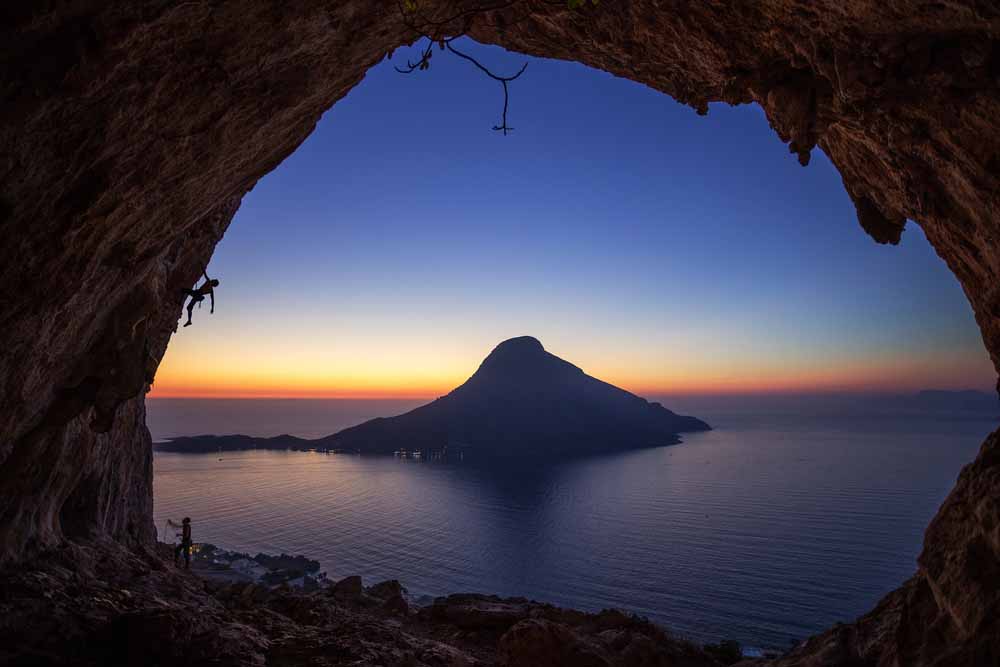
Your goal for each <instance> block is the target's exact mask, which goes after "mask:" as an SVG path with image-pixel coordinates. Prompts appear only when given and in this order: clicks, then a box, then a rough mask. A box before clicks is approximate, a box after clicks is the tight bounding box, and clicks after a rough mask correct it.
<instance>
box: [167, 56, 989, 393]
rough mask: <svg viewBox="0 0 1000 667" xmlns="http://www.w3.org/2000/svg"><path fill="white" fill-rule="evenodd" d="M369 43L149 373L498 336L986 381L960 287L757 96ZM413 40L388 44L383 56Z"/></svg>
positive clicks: (218, 380) (566, 350) (471, 346)
mask: <svg viewBox="0 0 1000 667" xmlns="http://www.w3.org/2000/svg"><path fill="white" fill-rule="evenodd" d="M462 48H464V49H466V50H468V51H469V52H470V53H473V54H475V55H476V56H477V57H479V58H480V59H481V60H482V61H483V62H484V63H487V64H489V65H490V66H491V67H493V68H494V70H495V71H497V72H498V73H510V72H514V71H516V70H517V68H519V67H520V65H521V64H522V63H523V62H524V61H525V60H528V61H529V63H530V64H529V66H528V69H527V71H526V72H525V74H524V75H523V76H522V77H521V78H520V79H518V80H517V81H515V82H513V83H512V84H511V86H510V94H511V99H510V111H509V116H508V121H509V124H510V125H511V126H513V127H514V128H515V131H514V132H513V133H512V134H510V135H509V136H507V137H504V136H502V135H501V134H500V133H497V132H493V131H491V129H490V128H491V127H492V126H493V125H494V124H496V123H497V122H498V121H499V116H500V111H501V107H502V103H503V97H502V90H501V88H500V85H499V84H498V83H496V82H494V81H491V80H489V79H488V78H486V77H485V76H483V75H482V74H481V73H479V72H478V71H477V70H476V69H475V68H474V67H472V66H471V65H470V64H468V63H466V62H464V61H462V60H460V59H458V58H456V57H454V56H449V55H448V54H446V53H440V52H439V53H436V54H435V56H434V58H433V60H432V66H431V68H430V70H428V71H425V72H416V73H413V74H410V75H406V76H404V75H401V74H398V73H396V72H395V71H393V69H392V66H391V65H392V63H390V62H388V61H387V62H383V63H381V64H380V65H378V66H376V67H375V68H374V69H373V70H371V71H370V72H369V73H368V76H367V77H366V78H365V80H364V81H363V82H362V83H361V84H360V85H359V86H358V87H357V88H355V89H354V90H353V91H351V93H350V94H349V95H348V96H347V97H346V98H345V99H343V100H342V101H340V102H339V103H338V104H336V105H335V106H334V108H333V109H331V110H330V111H328V112H327V113H326V115H325V116H324V117H323V119H322V121H321V122H320V124H319V126H318V127H317V129H316V131H315V132H314V133H313V134H312V136H311V137H310V138H309V139H308V140H307V141H306V142H305V143H304V144H303V145H302V146H301V147H300V148H299V149H298V151H296V152H295V154H293V155H292V156H291V157H289V158H288V159H287V160H286V161H285V162H284V163H283V164H282V165H280V166H279V167H278V168H277V169H276V170H275V171H274V172H273V173H271V174H270V175H268V176H266V177H265V178H264V179H263V180H262V181H261V182H260V183H259V184H258V185H257V186H256V188H255V189H254V190H253V191H252V192H251V193H250V194H249V195H247V197H246V198H245V199H244V203H243V206H242V208H241V210H240V212H239V213H238V214H237V217H236V220H235V221H234V223H233V226H232V227H231V228H230V230H229V232H228V233H227V235H226V237H225V238H224V239H223V241H222V242H221V243H220V245H219V246H218V248H217V251H216V254H215V258H214V259H213V261H212V264H211V267H210V272H211V273H213V277H214V276H215V275H216V274H217V275H218V277H219V278H220V279H221V280H222V285H221V287H220V289H219V293H218V308H217V311H216V314H215V315H213V316H211V317H209V316H208V313H207V310H202V311H200V312H196V322H195V326H194V327H190V328H187V329H182V330H181V334H180V335H178V336H175V337H174V339H173V341H172V342H171V347H170V350H169V351H168V354H167V358H166V360H165V363H164V366H163V368H161V371H160V374H159V376H158V384H157V388H156V390H157V392H159V393H160V394H161V395H194V394H197V395H433V394H435V393H439V392H440V391H441V390H445V389H447V388H448V387H450V386H452V385H453V384H455V383H457V382H459V381H461V380H462V379H464V377H466V376H467V375H469V374H470V373H471V372H472V371H474V370H475V367H476V365H477V364H478V362H479V361H480V360H481V359H482V357H483V356H485V354H486V353H488V352H489V350H490V349H491V348H492V346H493V345H495V344H496V343H497V342H499V341H500V340H502V339H504V338H507V337H510V336H515V335H521V334H531V335H535V336H537V337H538V338H540V339H541V340H542V342H543V343H544V344H545V345H546V347H547V348H548V349H550V351H552V352H554V353H556V354H559V355H560V356H562V357H564V358H566V359H568V360H570V361H572V362H574V363H576V364H578V365H580V366H581V367H583V368H584V370H586V371H588V372H590V373H592V374H594V375H597V376H598V377H602V378H604V379H607V380H609V381H612V382H616V383H618V384H621V385H623V386H625V387H627V388H630V389H633V390H636V391H642V392H656V393H661V394H662V393H670V392H672V391H677V392H685V391H695V392H698V391H704V392H717V391H744V390H746V391H767V390H848V389H886V390H895V389H915V388H921V387H926V386H937V387H952V388H957V387H976V388H983V389H988V388H989V387H991V386H992V384H993V381H994V377H993V371H992V367H991V366H990V364H989V360H988V357H987V355H986V353H985V350H984V348H983V345H982V342H981V339H980V336H979V332H978V329H977V327H976V325H975V322H974V320H973V317H972V313H971V308H970V307H969V305H968V302H967V301H966V299H965V297H964V295H963V294H962V292H961V290H960V289H959V287H958V284H957V281H956V280H955V279H954V277H953V276H952V275H951V274H950V272H949V271H948V270H947V268H946V267H945V266H944V263H943V262H942V261H941V260H940V259H939V258H938V257H937V256H936V255H935V253H934V252H933V250H932V249H931V248H930V246H929V245H928V244H927V242H926V240H925V239H924V237H923V234H922V232H921V230H920V228H919V227H918V226H917V225H915V224H913V223H910V224H909V225H908V227H907V230H906V232H905V233H904V235H903V242H902V243H901V245H900V246H898V247H890V246H879V245H877V244H875V243H874V242H873V241H872V240H871V239H870V238H868V237H867V236H866V235H865V234H864V232H863V231H862V230H861V228H860V226H859V225H858V223H857V221H856V218H855V213H854V207H853V205H852V204H851V202H850V200H849V198H848V196H847V193H846V192H845V190H844V187H843V185H842V183H841V179H840V176H839V175H838V173H837V172H836V170H835V169H834V168H833V166H832V165H831V164H830V162H829V160H827V158H826V156H825V155H823V154H822V152H821V151H819V150H816V151H814V153H813V159H812V162H811V164H810V166H809V167H806V168H803V167H801V166H799V164H798V162H797V161H796V159H795V157H794V156H793V155H791V154H789V153H788V151H787V148H786V147H785V146H784V145H783V144H782V143H781V142H780V141H779V140H778V139H777V136H776V135H775V134H774V132H773V131H772V130H771V129H770V128H769V127H768V125H767V121H766V118H765V117H764V114H763V112H762V111H761V110H760V108H759V107H756V106H741V107H729V106H726V105H721V104H716V105H713V106H712V107H711V110H710V113H709V115H708V116H707V117H700V116H697V115H696V114H695V113H694V111H692V110H691V109H690V108H687V107H683V106H681V105H679V104H677V103H676V102H674V101H673V100H672V99H670V98H669V97H667V96H666V95H663V94H660V93H657V92H656V91H653V90H651V89H649V88H647V87H645V86H642V85H638V84H635V83H632V82H629V81H626V80H623V79H618V78H615V77H612V76H611V75H609V74H606V73H603V72H599V71H596V70H591V69H588V68H586V67H583V66H581V65H578V64H573V63H563V62H559V61H551V60H539V59H529V58H526V57H524V56H519V55H516V54H508V53H506V52H504V51H502V50H500V49H498V48H495V47H484V46H481V45H477V44H474V43H471V42H467V41H466V42H465V43H464V44H463V45H462ZM407 57H410V58H416V52H415V50H414V51H411V50H407V49H401V50H399V51H397V53H396V54H395V60H394V62H396V63H398V64H402V63H403V62H404V61H405V60H406V58H407Z"/></svg>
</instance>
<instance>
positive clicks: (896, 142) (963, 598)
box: [0, 0, 1000, 664]
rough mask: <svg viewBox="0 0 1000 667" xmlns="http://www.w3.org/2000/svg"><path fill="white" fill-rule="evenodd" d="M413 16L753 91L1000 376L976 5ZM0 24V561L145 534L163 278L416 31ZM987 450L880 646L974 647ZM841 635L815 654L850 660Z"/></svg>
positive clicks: (122, 7) (828, 3)
mask: <svg viewBox="0 0 1000 667" xmlns="http://www.w3.org/2000/svg"><path fill="white" fill-rule="evenodd" d="M419 5H420V7H421V8H422V10H421V11H422V16H421V18H419V19H416V22H417V23H418V24H419V25H420V27H421V28H422V29H424V30H425V31H428V32H429V31H433V30H435V29H438V28H436V27H435V26H439V27H440V29H442V30H445V31H447V32H448V33H454V32H457V31H460V30H465V31H468V32H469V33H470V34H471V35H472V36H473V37H475V38H476V39H478V40H480V41H483V42H491V43H497V44H501V45H503V46H505V47H507V48H509V49H512V50H517V51H522V52H525V53H530V54H533V55H538V56H546V57H555V58H565V59H571V60H577V61H580V62H583V63H585V64H588V65H591V66H593V67H597V68H600V69H604V70H607V71H609V72H612V73H614V74H617V75H619V76H623V77H627V78H629V79H633V80H636V81H640V82H643V83H645V84H647V85H649V86H651V87H653V88H655V89H657V90H660V91H662V92H664V93H666V94H669V95H671V96H673V97H675V98H676V99H678V100H680V101H681V102H684V103H686V104H689V105H691V106H692V107H693V108H694V110H695V111H697V112H698V113H705V112H707V111H708V104H709V103H710V102H715V101H723V102H729V103H734V104H735V103H750V102H754V103H757V104H760V105H761V107H762V108H763V109H764V110H765V112H766V114H767V117H768V119H769V121H770V123H771V125H772V127H773V128H774V130H775V131H776V134H777V136H778V138H779V139H780V140H781V141H783V142H785V143H786V144H788V146H789V150H790V152H791V153H792V155H790V158H789V159H798V160H799V161H800V162H802V163H803V164H806V163H807V162H808V160H809V156H810V152H811V150H812V149H813V148H814V147H815V146H819V147H820V148H822V149H823V150H824V151H825V152H826V153H827V154H828V155H829V156H830V159H831V160H832V161H833V163H834V164H835V165H836V166H837V168H838V169H839V170H840V173H841V174H842V176H843V179H844V186H845V188H846V190H847V192H848V193H849V194H850V196H851V197H852V199H853V201H854V202H855V205H856V208H857V213H858V220H859V222H860V224H861V227H862V228H863V229H864V231H865V232H867V233H868V234H869V235H870V236H871V237H872V238H873V239H874V240H875V241H877V242H880V243H896V242H898V240H899V238H900V234H901V233H902V232H903V228H904V224H905V220H906V219H912V220H915V221H917V222H919V224H920V225H921V226H922V227H923V229H924V231H925V233H926V235H927V238H928V239H929V241H930V242H931V244H932V245H933V247H934V248H935V249H936V250H937V252H938V253H939V255H940V256H941V257H942V258H943V260H944V261H945V262H946V263H947V264H948V266H949V267H950V268H951V269H952V271H953V272H954V274H955V275H956V277H957V278H958V280H959V281H960V283H961V285H962V287H963V289H964V290H965V293H966V295H967V296H968V298H969V301H970V304H971V305H972V308H973V310H974V312H975V315H976V319H977V322H978V323H979V326H980V328H981V330H982V333H983V340H984V343H985V345H986V348H987V350H988V351H989V353H990V355H991V358H992V359H993V362H994V364H995V365H996V366H997V367H998V368H1000V250H998V243H997V241H998V234H1000V224H998V217H997V213H998V197H1000V194H998V183H1000V132H998V129H1000V127H998V126H1000V46H998V33H1000V6H998V3H995V2H986V1H976V0H958V1H950V2H913V1H911V2H901V1H894V0H885V1H881V2H879V1H877V0H872V1H861V0H845V1H842V2H837V1H833V0H822V1H812V2H810V1H796V0H760V1H758V2H749V1H746V2H688V1H683V0H620V1H619V2H609V1H604V2H602V3H600V4H599V5H598V6H596V7H595V6H591V5H587V6H585V7H583V8H580V9H578V10H575V11H571V10H569V9H567V8H566V6H565V3H563V2H561V1H555V0H513V1H510V2H502V3H496V2H487V1H486V0H482V1H480V0H455V1H444V0H424V1H422V2H420V3H419ZM0 18H2V19H3V20H2V21H0V93H2V99H3V100H4V103H3V104H2V105H0V239H2V243H0V349H3V350H4V354H3V355H2V356H0V562H8V563H13V562H16V561H18V560H20V559H22V558H24V557H26V556H29V555H31V554H32V553H34V552H35V551H37V550H38V549H41V548H46V547H50V546H53V545H57V544H59V543H60V542H61V541H62V540H65V539H67V538H69V539H80V538H83V537H87V536H94V535H101V536H106V537H111V538H113V539H117V540H119V541H120V542H122V543H124V544H128V545H144V544H149V542H150V540H151V539H152V537H153V535H154V529H153V526H152V517H151V506H152V501H151V466H150V453H149V434H148V431H147V430H146V428H145V425H144V414H143V408H142V402H143V396H144V393H145V391H146V390H147V388H148V385H149V382H150V381H151V380H152V379H153V375H154V373H155V370H156V366H157V364H158V363H159V360H160V359H161V358H162V355H163V353H164V351H165V350H166V346H167V343H168V341H169V338H170V335H171V334H172V333H173V332H174V331H175V328H176V319H177V316H178V314H179V313H180V309H181V307H182V298H181V294H180V290H181V289H182V288H185V287H189V286H191V285H192V284H193V283H194V282H195V281H196V279H197V277H198V275H199V274H200V273H201V270H202V268H203V267H204V266H205V265H206V264H207V262H208V260H209V259H210V257H211V254H212V251H213V249H214V246H215V244H216V243H217V242H218V240H219V239H220V238H221V237H222V234H223V233H224V232H225V230H226V227H227V226H228V224H229V222H230V221H231V219H232V216H233V214H234V213H235V211H236V209H237V207H238V206H239V201H240V199H241V197H242V196H243V195H244V194H245V193H246V192H247V191H248V190H249V189H250V188H252V187H253V185H254V183H255V182H256V181H257V179H259V178H260V177H262V176H263V175H264V174H266V173H267V172H269V171H270V170H271V169H273V168H274V167H275V166H277V165H278V164H279V163H280V162H281V160H282V159H284V158H285V157H287V156H288V155H289V154H290V153H291V152H292V151H294V150H295V148H296V147H297V146H298V145H299V144H300V143H301V142H302V141H303V140H304V139H305V138H306V137H307V136H308V134H309V133H310V132H311V131H312V129H313V128H314V127H315V124H316V122H317V120H318V119H319V118H320V116H321V115H322V113H323V112H324V111H325V110H327V109H328V108H329V107H330V106H332V105H333V104H334V103H335V102H336V101H337V100H338V99H340V98H342V97H343V96H344V95H345V94H347V92H348V91H349V90H350V89H351V88H352V87H353V86H355V85H357V84H358V83H359V82H360V81H361V79H362V78H363V76H364V73H365V72H366V71H367V69H368V68H369V67H371V66H372V65H374V64H375V63H377V62H378V61H380V60H381V59H382V58H383V57H384V56H385V55H386V54H388V53H389V52H391V51H392V50H393V49H395V48H398V47H399V46H401V45H404V44H406V43H408V42H411V41H412V40H413V39H414V38H415V37H416V34H415V33H414V32H413V30H412V29H411V28H410V27H408V26H407V25H405V23H404V22H403V21H402V20H401V14H400V10H399V7H398V5H397V4H396V3H395V2H392V1H389V0H384V1H374V0H347V1H341V2H320V1H318V0H292V1H289V2H270V1H268V0H240V1H237V0H228V1H227V0H218V1H216V2H203V1H197V2H167V1H164V0H145V1H141V2H125V1H124V0H107V1H103V2H98V1H96V0H76V1H69V2H63V3H44V2H43V3H11V4H9V5H8V6H4V7H3V8H0ZM455 94H456V98H457V99H459V100H460V98H461V91H456V93H455ZM401 103H402V101H401ZM522 103H524V104H530V100H522ZM484 131H485V130H484ZM498 140H502V138H501V137H498ZM508 140H510V139H508ZM664 149H665V150H669V146H666V147H664ZM445 150H446V148H445ZM718 159H720V160H725V159H726V156H725V155H719V156H718ZM275 224H281V222H280V221H275ZM845 224H848V221H845ZM222 278H223V281H224V276H223V277H222ZM223 289H225V286H224V284H223ZM991 443H992V444H991ZM995 452H996V437H993V438H992V439H991V440H990V441H988V442H987V443H986V444H985V445H984V449H983V452H981V454H980V456H979V458H978V459H977V461H976V462H975V463H974V464H972V465H971V466H970V467H969V468H968V469H967V470H966V471H965V472H964V473H963V476H962V477H961V478H960V479H959V483H958V486H957V487H956V490H955V491H954V492H953V493H952V495H951V497H950V498H949V500H948V501H947V502H946V503H945V505H944V507H943V508H942V511H941V514H939V515H938V517H937V518H936V519H935V522H934V523H933V524H932V526H931V528H930V529H929V530H928V533H927V536H926V542H925V549H924V553H923V555H922V557H921V568H920V570H919V572H918V574H917V576H916V577H915V579H914V581H916V582H917V583H916V584H913V583H910V584H907V587H910V588H907V587H904V588H903V589H901V591H900V592H897V593H896V594H894V595H895V596H896V597H894V598H892V600H894V601H895V602H894V603H893V604H896V603H898V605H903V607H905V608H906V610H907V611H906V613H903V611H899V609H897V608H895V607H894V609H896V611H894V612H893V613H892V614H888V615H886V614H881V615H879V616H878V622H877V623H875V625H876V626H877V627H879V628H881V629H880V630H879V632H880V633H881V634H880V635H879V636H882V635H885V634H886V633H889V632H890V630H891V631H892V632H896V633H897V635H898V634H899V632H901V631H900V630H899V625H898V619H899V618H912V619H922V620H919V621H918V620H913V621H912V623H911V625H913V624H916V625H913V627H917V626H919V625H920V624H921V623H922V624H924V625H928V624H932V623H933V624H934V627H936V628H939V629H941V628H946V631H945V630H942V632H943V633H944V634H942V635H941V636H942V637H947V638H948V640H947V642H944V641H943V640H942V641H943V644H949V645H950V644H953V643H955V642H959V643H962V642H964V644H963V645H968V646H971V644H969V642H970V641H973V640H975V639H976V638H977V637H982V636H984V634H983V633H984V632H986V631H985V630H984V628H986V627H987V626H988V624H989V623H990V622H991V621H990V620H989V619H990V618H991V617H990V616H989V615H988V614H987V615H985V616H983V615H982V614H976V613H972V612H970V609H971V608H972V605H977V608H984V609H987V610H994V609H998V608H997V601H998V600H1000V593H998V590H997V586H998V583H1000V575H998V570H997V567H998V563H1000V535H998V528H997V525H998V523H1000V522H998V521H997V520H996V516H997V514H996V505H995V503H996V499H997V498H998V497H1000V480H998V479H997V473H996V459H997V455H996V453H995ZM983 503H986V505H984V504H983ZM991 503H992V504H991ZM904 593H905V595H904ZM898 605H897V606H898ZM880 608H881V607H880ZM900 608H902V607H900ZM998 610H1000V609H998ZM876 611H878V610H876ZM873 613H875V612H873ZM907 614H909V616H907ZM886 619H896V625H893V624H892V623H890V622H889V621H887V620H886ZM984 624H986V625H984ZM865 627H873V626H871V624H869V625H868V626H865ZM989 627H992V626H989ZM886 628H889V629H886ZM893 628H894V630H893ZM848 634H850V633H848ZM919 634H920V635H921V636H924V637H927V636H930V635H929V634H928V633H919ZM994 634H995V633H994ZM862 635H864V632H863V631H862V628H861V626H857V628H856V629H855V631H854V634H853V635H850V636H853V637H859V636H862ZM844 636H847V635H844ZM865 636H867V635H865ZM837 637H841V635H837ZM828 639H830V638H829V637H828ZM831 641H833V640H832V639H831ZM851 641H853V642H854V643H851ZM851 641H848V640H846V639H844V640H843V641H841V640H840V639H838V640H837V641H835V642H834V643H833V644H831V645H835V646H837V647H838V648H837V649H836V650H838V651H846V652H848V653H850V652H851V651H854V652H855V653H854V654H857V655H860V653H858V651H861V648H859V645H858V643H857V641H855V640H851ZM908 641H909V640H908ZM912 641H913V642H916V641H917V640H916V639H913V640H912ZM977 641H978V640H977ZM837 642H840V643H837ZM844 642H847V643H844ZM869 643H870V644H871V645H873V646H874V645H877V646H882V645H883V644H884V643H885V642H884V641H882V640H879V642H869ZM904 643H905V642H904ZM911 643H912V642H911ZM925 643H926V642H925ZM973 643H975V642H973ZM975 645H976V646H977V647H978V648H976V649H975V650H992V649H988V648H987V649H984V648H982V647H983V646H988V645H983V644H981V643H978V644H975ZM907 646H910V644H907ZM911 648H912V647H911ZM879 650H881V649H879ZM927 650H930V649H927ZM969 650H972V649H969ZM854 654H852V655H854ZM897 654H899V651H897V652H896V653H894V654H893V655H897ZM880 655H883V654H880ZM884 655H889V654H888V653H885V654H884ZM886 659H888V658H886ZM816 664H819V663H816ZM886 664H889V663H886Z"/></svg>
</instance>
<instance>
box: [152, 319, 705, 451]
mask: <svg viewBox="0 0 1000 667" xmlns="http://www.w3.org/2000/svg"><path fill="white" fill-rule="evenodd" d="M710 429H711V427H710V426H709V425H708V424H706V423H705V422H704V421H702V420H700V419H697V418H695V417H688V416H684V415H678V414H676V413H674V412H672V411H670V410H668V409H667V408H665V407H664V406H663V405H661V404H660V403H655V402H650V401H647V400H646V399H644V398H641V397H639V396H636V395H635V394H632V393H630V392H628V391H625V390H624V389H620V388H618V387H615V386H614V385H611V384H608V383H607V382H604V381H602V380H598V379H597V378H594V377H591V376H590V375H587V374H586V373H584V372H583V371H582V370H581V369H580V368H578V367H577V366H574V365H573V364H571V363H569V362H568V361H565V360H563V359H560V358H559V357H557V356H555V355H554V354H551V353H550V352H547V351H546V350H545V348H544V347H543V346H542V344H541V342H539V341H538V340H537V339H536V338H533V337H531V336H521V337H518V338H511V339H509V340H506V341H503V342H502V343H500V344H499V345H497V346H496V348H494V349H493V351H492V352H491V353H490V354H489V356H487V357H486V359H484V360H483V362H482V363H481V364H480V366H479V368H478V370H476V372H475V373H474V374H473V375H472V376H471V377H470V378H469V379H468V380H466V381H465V382H464V383H463V384H462V385H460V386H459V387H457V388H455V389H454V390H452V391H451V392H449V393H448V394H447V395H445V396H442V397H440V398H438V399H436V400H434V401H431V402H430V403H428V404H426V405H422V406H420V407H418V408H415V409H413V410H411V411H409V412H407V413H404V414H401V415H398V416H395V417H383V418H377V419H372V420H369V421H367V422H365V423H363V424H359V425H357V426H353V427H351V428H347V429H344V430H342V431H339V432H337V433H334V434H333V435H329V436H326V437H323V438H319V439H315V440H307V439H302V438H296V437H294V436H290V435H280V436H276V437H273V438H254V437H251V436H246V435H226V436H214V435H205V436H193V437H183V438H173V439H171V440H169V441H167V442H162V443H157V444H156V445H155V448H156V449H157V450H158V451H165V452H187V453H192V452H217V451H232V450H238V449H253V448H257V449H283V450H318V451H330V452H350V453H362V454H382V455H393V454H395V455H397V456H407V457H418V458H433V459H452V458H461V459H462V460H466V459H474V460H497V459H518V458H566V457H572V456H580V455H591V454H600V453H611V452H617V451H625V450H629V449H637V448H645V447H660V446H663V445H672V444H676V443H678V442H680V438H679V437H678V434H681V433H688V432H695V431H707V430H710Z"/></svg>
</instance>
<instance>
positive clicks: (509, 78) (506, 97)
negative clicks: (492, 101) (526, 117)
mask: <svg viewBox="0 0 1000 667" xmlns="http://www.w3.org/2000/svg"><path fill="white" fill-rule="evenodd" d="M444 45H445V46H446V47H447V48H448V50H449V51H451V52H452V53H454V54H455V55H456V56H458V57H459V58H465V59H466V60H468V61H469V62H470V63H472V64H473V65H475V66H476V67H478V68H479V69H481V70H482V71H483V72H484V73H485V74H486V76H488V77H490V78H491V79H493V80H494V81H499V82H500V83H501V85H503V117H502V120H501V121H500V124H499V125H494V126H493V130H494V131H503V134H504V136H507V132H508V131H509V130H513V129H514V128H512V127H508V126H507V105H508V102H509V99H510V95H509V93H508V91H507V84H508V83H510V82H511V81H513V80H514V79H516V78H517V77H519V76H521V75H522V74H524V70H526V69H528V63H524V64H523V65H522V66H521V69H519V70H518V71H517V74H515V75H514V76H497V75H496V74H494V73H493V72H491V71H490V70H488V69H487V68H486V67H484V66H483V65H482V63H480V62H479V61H478V60H476V59H475V58H473V57H472V56H470V55H467V54H465V53H462V52H461V51H459V50H458V49H456V48H455V47H454V46H452V45H451V40H447V41H446V42H444Z"/></svg>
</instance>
